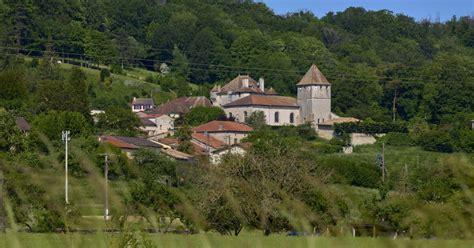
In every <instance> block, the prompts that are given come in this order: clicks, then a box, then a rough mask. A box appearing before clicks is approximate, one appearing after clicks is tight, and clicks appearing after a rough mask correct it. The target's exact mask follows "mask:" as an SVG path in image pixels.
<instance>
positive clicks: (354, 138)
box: [351, 133, 377, 146]
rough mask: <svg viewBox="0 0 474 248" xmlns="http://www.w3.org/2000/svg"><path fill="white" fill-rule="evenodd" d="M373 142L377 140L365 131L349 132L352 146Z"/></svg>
mask: <svg viewBox="0 0 474 248" xmlns="http://www.w3.org/2000/svg"><path fill="white" fill-rule="evenodd" d="M375 142H377V140H376V139H375V138H374V136H373V135H370V134H365V133H351V144H352V145H353V146H358V145H372V144H374V143H375Z"/></svg>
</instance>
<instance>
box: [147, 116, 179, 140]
mask: <svg viewBox="0 0 474 248" xmlns="http://www.w3.org/2000/svg"><path fill="white" fill-rule="evenodd" d="M140 121H141V123H142V127H141V130H142V131H144V132H146V133H147V135H148V136H156V135H160V134H164V133H168V132H170V131H173V130H174V119H173V118H171V117H169V116H168V115H162V114H148V115H144V116H142V117H140Z"/></svg>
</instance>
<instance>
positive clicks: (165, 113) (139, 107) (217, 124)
mask: <svg viewBox="0 0 474 248" xmlns="http://www.w3.org/2000/svg"><path fill="white" fill-rule="evenodd" d="M296 86H297V88H298V91H297V98H294V97H289V96H281V95H279V94H278V93H277V92H276V91H275V90H274V89H273V88H266V87H265V81H264V79H263V78H260V79H259V80H258V81H256V80H254V79H253V78H251V77H250V76H249V75H238V76H237V77H235V78H234V79H233V80H231V81H230V82H228V83H227V84H225V85H223V86H221V85H216V86H214V87H213V88H212V90H211V92H210V96H211V97H210V99H208V98H206V97H204V96H187V97H180V98H177V99H174V100H171V101H168V102H166V103H163V104H161V105H159V106H155V104H154V102H153V99H151V98H136V97H134V98H133V99H132V101H131V103H130V108H131V111H132V112H134V113H135V114H136V115H137V116H138V117H139V119H140V122H141V128H140V129H141V131H142V132H143V136H142V137H123V136H114V135H110V136H107V135H102V136H99V137H98V140H99V141H100V142H107V143H109V144H111V145H113V146H115V147H117V148H120V149H121V150H122V151H123V152H124V153H126V154H127V156H128V157H129V158H133V153H134V151H136V150H138V149H141V148H146V149H150V150H153V151H156V152H158V153H161V154H163V155H166V156H168V157H169V158H171V159H175V160H182V161H194V159H195V158H196V157H207V158H208V159H209V161H210V162H211V163H212V164H215V165H217V164H219V162H220V161H221V159H222V157H223V156H225V155H226V154H240V155H242V154H245V152H246V151H247V150H248V149H251V144H250V143H249V142H242V140H245V138H246V137H247V135H248V134H249V133H250V132H252V131H253V128H252V127H250V126H249V125H248V124H246V120H247V119H248V118H249V117H250V115H252V113H258V112H261V113H263V116H264V121H265V124H266V125H268V126H275V127H278V126H286V125H290V126H297V125H301V124H308V125H310V126H311V127H312V128H313V129H314V130H315V131H316V132H317V134H318V135H319V136H320V137H322V138H324V139H328V140H329V139H332V138H333V137H334V135H335V134H334V128H333V127H334V125H335V124H338V123H350V122H359V120H358V119H356V118H353V117H340V116H337V115H336V114H334V113H332V112H331V83H330V82H329V81H328V80H327V79H326V77H325V76H324V74H323V73H322V72H321V71H320V70H319V68H318V67H317V66H316V65H315V64H313V65H312V66H311V67H310V68H309V70H308V71H307V73H306V74H305V75H304V76H303V77H302V78H301V80H300V81H299V82H298V83H297V84H296ZM210 106H216V107H219V108H221V109H223V110H224V112H225V116H221V117H219V119H217V120H213V121H210V122H208V123H204V124H202V125H199V126H195V127H193V128H192V129H191V131H192V134H191V140H190V141H191V144H192V151H191V152H190V153H185V152H182V151H180V150H179V145H180V140H179V139H178V138H176V137H175V132H176V130H177V128H178V127H177V125H176V123H175V122H176V120H178V119H180V118H183V117H184V115H185V114H186V113H188V112H189V111H190V110H191V109H193V108H195V107H210ZM102 112H103V111H101V110H93V111H92V115H97V114H99V113H102ZM375 141H376V140H375V138H374V137H373V136H371V135H369V134H362V133H353V134H351V145H362V144H373V143H375ZM351 145H349V146H348V147H345V148H344V152H351V151H352V147H351Z"/></svg>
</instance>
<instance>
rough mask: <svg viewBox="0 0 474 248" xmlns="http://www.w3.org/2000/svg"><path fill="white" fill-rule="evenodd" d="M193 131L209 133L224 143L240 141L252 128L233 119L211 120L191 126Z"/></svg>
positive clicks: (230, 143) (229, 143) (231, 143)
mask: <svg viewBox="0 0 474 248" xmlns="http://www.w3.org/2000/svg"><path fill="white" fill-rule="evenodd" d="M192 131H193V132H194V133H200V134H205V135H210V136H212V137H213V138H216V139H218V140H220V141H222V142H224V144H226V145H233V144H238V143H240V140H241V139H243V138H245V137H247V135H248V134H249V133H250V132H252V131H253V128H252V127H250V126H248V125H246V124H243V123H239V122H234V121H211V122H208V123H206V124H202V125H200V126H198V127H195V128H193V130H192Z"/></svg>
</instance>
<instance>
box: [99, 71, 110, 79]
mask: <svg viewBox="0 0 474 248" xmlns="http://www.w3.org/2000/svg"><path fill="white" fill-rule="evenodd" d="M110 75H111V74H110V71H109V70H107V69H102V70H100V81H101V82H105V79H107V78H109V77H110Z"/></svg>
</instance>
